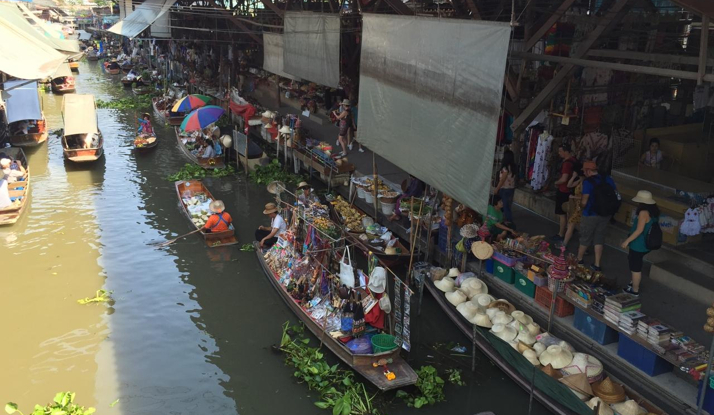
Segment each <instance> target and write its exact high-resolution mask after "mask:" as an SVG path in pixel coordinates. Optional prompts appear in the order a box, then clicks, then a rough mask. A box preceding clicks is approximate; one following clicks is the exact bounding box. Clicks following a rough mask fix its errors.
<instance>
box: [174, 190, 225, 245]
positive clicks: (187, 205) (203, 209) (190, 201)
mask: <svg viewBox="0 0 714 415" xmlns="http://www.w3.org/2000/svg"><path fill="white" fill-rule="evenodd" d="M174 186H175V187H176V194H177V195H178V198H179V203H180V206H181V209H182V210H183V212H184V214H185V215H186V217H187V218H188V219H189V220H190V221H191V223H192V224H193V226H194V228H195V229H196V230H197V231H198V230H200V229H201V228H203V226H204V225H205V224H206V221H207V220H208V218H209V217H210V215H211V213H210V205H211V202H213V201H214V200H215V199H214V197H213V195H212V194H211V192H210V191H209V190H208V188H207V187H206V186H205V185H204V184H203V182H201V181H200V180H186V181H178V182H176V183H174ZM198 233H200V234H201V236H202V237H203V239H204V240H205V242H206V245H207V246H208V247H210V248H215V247H219V246H226V245H235V244H237V243H238V239H236V236H235V228H234V227H233V225H231V226H230V228H229V229H228V230H226V231H221V232H206V231H203V230H200V231H199V232H198Z"/></svg>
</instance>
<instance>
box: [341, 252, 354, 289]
mask: <svg viewBox="0 0 714 415" xmlns="http://www.w3.org/2000/svg"><path fill="white" fill-rule="evenodd" d="M340 282H341V283H342V284H343V285H346V286H347V287H348V288H354V287H355V270H354V268H352V257H351V256H350V250H349V248H345V252H344V254H342V260H341V261H340Z"/></svg>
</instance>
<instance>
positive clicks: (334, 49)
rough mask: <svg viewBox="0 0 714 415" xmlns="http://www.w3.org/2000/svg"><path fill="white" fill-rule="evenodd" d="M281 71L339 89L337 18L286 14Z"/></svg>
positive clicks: (321, 15)
mask: <svg viewBox="0 0 714 415" xmlns="http://www.w3.org/2000/svg"><path fill="white" fill-rule="evenodd" d="M284 22H285V25H284V34H283V42H284V48H283V70H284V72H286V73H289V74H292V75H294V76H296V77H298V78H302V79H306V80H308V81H312V82H315V83H317V84H321V85H327V86H330V87H333V88H338V87H339V83H340V16H336V15H328V14H320V13H311V12H286V13H285V17H284Z"/></svg>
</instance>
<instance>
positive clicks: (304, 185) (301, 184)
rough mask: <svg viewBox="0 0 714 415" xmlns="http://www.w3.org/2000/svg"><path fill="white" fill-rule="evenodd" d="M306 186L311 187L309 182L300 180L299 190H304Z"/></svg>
mask: <svg viewBox="0 0 714 415" xmlns="http://www.w3.org/2000/svg"><path fill="white" fill-rule="evenodd" d="M306 187H310V185H309V184H307V182H300V184H299V185H297V188H298V190H302V189H304V188H306Z"/></svg>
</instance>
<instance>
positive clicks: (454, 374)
mask: <svg viewBox="0 0 714 415" xmlns="http://www.w3.org/2000/svg"><path fill="white" fill-rule="evenodd" d="M446 374H447V375H449V382H450V383H453V384H454V385H456V386H464V385H466V383H465V382H464V381H463V380H461V370H459V369H446Z"/></svg>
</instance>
